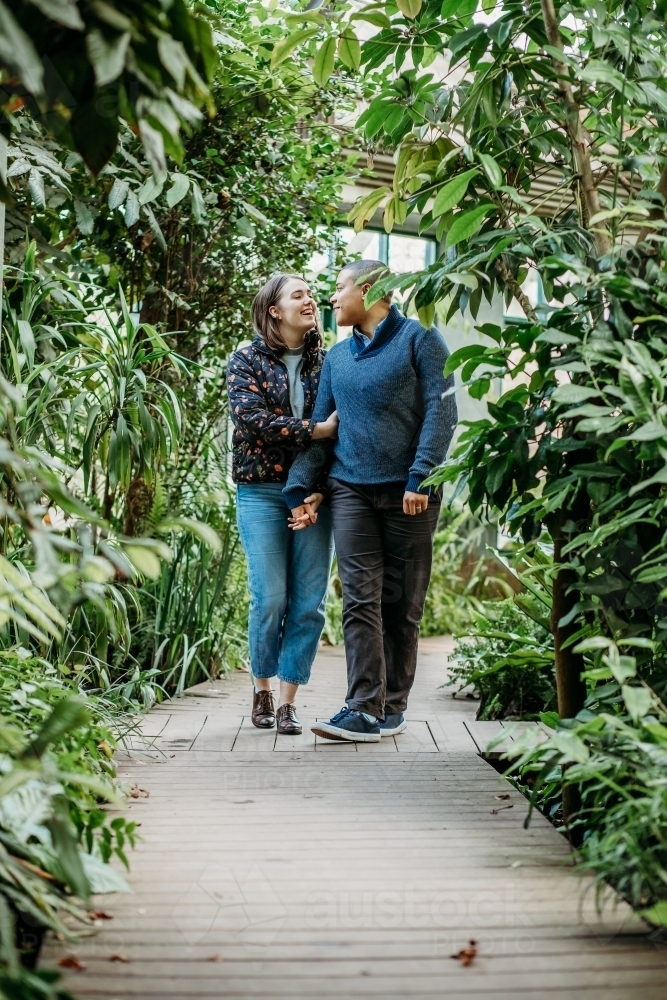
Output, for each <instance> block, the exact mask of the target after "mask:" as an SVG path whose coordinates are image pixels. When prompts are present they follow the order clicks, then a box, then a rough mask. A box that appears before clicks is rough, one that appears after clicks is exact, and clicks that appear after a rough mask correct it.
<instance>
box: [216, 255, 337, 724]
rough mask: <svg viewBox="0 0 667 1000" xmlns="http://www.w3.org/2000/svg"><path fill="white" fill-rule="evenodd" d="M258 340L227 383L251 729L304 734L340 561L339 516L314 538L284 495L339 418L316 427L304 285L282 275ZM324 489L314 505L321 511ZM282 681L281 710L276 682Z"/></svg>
mask: <svg viewBox="0 0 667 1000" xmlns="http://www.w3.org/2000/svg"><path fill="white" fill-rule="evenodd" d="M252 318H253V326H254V327H255V331H256V336H255V338H254V340H253V342H252V344H251V345H250V346H249V347H242V348H241V349H240V350H238V351H235V353H234V354H233V355H232V357H231V359H230V362H229V368H228V374H227V384H228V392H229V403H230V409H231V414H232V420H233V422H234V434H233V438H232V443H233V472H232V476H233V479H234V482H235V483H237V519H238V526H239V534H240V536H241V544H242V545H243V548H244V551H245V554H246V558H247V562H248V584H249V587H250V620H249V628H248V639H249V646H250V666H251V670H252V676H253V681H254V691H253V705H252V722H253V725H255V726H257V727H258V728H260V729H263V728H272V727H273V726H275V725H276V724H277V729H278V732H279V733H280V734H283V735H294V734H299V733H300V732H301V724H300V723H299V720H298V718H297V714H296V710H295V708H294V699H295V697H296V693H297V690H298V688H299V685H300V684H307V683H308V680H309V678H310V670H311V667H312V663H313V660H314V659H315V653H316V652H317V646H318V643H319V639H320V635H321V634H322V628H323V627H324V605H325V602H326V593H327V585H328V581H329V571H330V567H331V558H332V534H331V512H330V511H329V510H328V508H323V509H321V510H320V511H319V514H318V515H317V518H316V521H315V524H314V525H313V529H311V531H299V532H294V531H292V530H291V529H290V525H289V522H288V518H289V516H290V511H289V509H288V507H287V504H286V503H285V499H284V497H283V493H282V491H283V487H284V485H285V482H286V480H287V473H288V471H289V468H290V465H291V464H292V462H293V460H294V457H295V455H296V454H297V453H298V452H299V451H302V450H303V449H304V448H307V447H308V445H309V444H310V442H311V441H312V440H316V439H318V438H334V437H335V436H336V429H337V427H338V418H337V416H336V414H333V415H332V416H331V417H329V419H328V420H326V421H325V422H322V423H318V424H315V423H314V422H313V421H312V419H311V416H312V412H313V409H314V406H315V397H316V395H317V387H318V383H319V378H320V370H321V368H322V361H323V358H324V351H322V349H321V346H320V344H321V341H320V334H319V329H318V318H317V310H316V307H315V301H314V299H313V296H312V293H311V291H310V288H309V287H308V285H307V283H306V282H305V281H304V279H303V278H300V277H297V276H296V275H291V274H277V275H275V276H274V277H273V278H271V279H270V280H269V281H268V282H267V283H266V284H265V285H264V287H263V288H262V289H261V290H260V292H259V293H258V294H257V296H256V298H255V301H254V302H253V305H252ZM323 498H324V497H323V488H322V490H320V488H319V486H318V487H316V489H315V490H314V492H313V495H312V497H309V498H308V501H309V502H312V504H313V509H314V510H316V509H317V508H318V507H319V505H320V504H321V502H322V500H323ZM276 676H277V677H278V678H279V680H280V697H279V702H278V710H277V711H276V710H275V709H274V703H273V695H272V692H271V678H272V677H276Z"/></svg>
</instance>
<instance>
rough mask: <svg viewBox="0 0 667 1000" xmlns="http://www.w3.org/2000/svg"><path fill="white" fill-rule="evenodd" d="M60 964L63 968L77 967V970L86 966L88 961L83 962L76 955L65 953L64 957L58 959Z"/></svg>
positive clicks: (79, 970)
mask: <svg viewBox="0 0 667 1000" xmlns="http://www.w3.org/2000/svg"><path fill="white" fill-rule="evenodd" d="M58 965H60V966H62V968H63V969H76V970H77V972H81V970H82V969H85V968H86V963H85V962H82V961H81V959H80V958H77V957H76V955H63V957H62V958H59V959H58Z"/></svg>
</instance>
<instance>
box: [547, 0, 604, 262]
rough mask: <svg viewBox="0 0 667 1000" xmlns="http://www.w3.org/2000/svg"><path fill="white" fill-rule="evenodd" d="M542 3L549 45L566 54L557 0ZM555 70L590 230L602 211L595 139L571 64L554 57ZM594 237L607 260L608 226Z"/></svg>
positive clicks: (597, 228) (600, 226) (600, 227)
mask: <svg viewBox="0 0 667 1000" xmlns="http://www.w3.org/2000/svg"><path fill="white" fill-rule="evenodd" d="M540 3H541V7H542V18H543V20H544V28H545V31H546V35H547V39H548V40H549V45H551V46H552V47H554V48H557V49H560V50H561V52H562V51H563V39H562V37H561V33H560V27H559V24H558V17H557V15H556V8H555V6H554V2H553V0H540ZM554 69H555V70H556V74H557V76H558V88H559V90H560V92H561V94H562V95H563V103H564V104H565V113H566V127H567V132H568V135H569V137H570V142H571V143H572V152H573V154H574V161H575V163H576V166H577V173H578V174H579V184H580V188H581V198H582V201H583V206H584V214H585V216H586V218H585V220H584V225H585V226H586V228H587V229H588V228H589V224H590V220H591V219H592V218H593V216H594V215H597V214H598V212H599V211H600V198H599V195H598V189H597V183H596V181H595V177H594V176H593V170H592V167H591V156H590V152H589V144H590V142H591V136H590V134H589V133H588V131H587V130H586V128H585V127H584V124H583V122H582V120H581V105H580V104H579V101H577V99H576V98H575V96H574V91H573V90H572V85H571V84H570V71H569V69H568V67H567V64H566V63H565V62H564V61H563V60H561V59H558V58H556V57H554ZM593 235H594V236H595V246H596V249H597V252H598V254H599V255H600V256H603V254H606V253H608V252H609V251H610V250H611V245H612V244H611V237H610V235H609V230H608V229H607V225H606V223H604V222H602V223H600V222H598V223H596V224H595V231H594V233H593Z"/></svg>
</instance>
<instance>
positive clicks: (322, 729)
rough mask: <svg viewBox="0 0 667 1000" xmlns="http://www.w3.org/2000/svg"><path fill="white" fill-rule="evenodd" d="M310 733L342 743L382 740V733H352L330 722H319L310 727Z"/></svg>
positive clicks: (377, 741)
mask: <svg viewBox="0 0 667 1000" xmlns="http://www.w3.org/2000/svg"><path fill="white" fill-rule="evenodd" d="M310 731H311V733H315V735H316V736H321V737H322V738H323V739H325V740H340V742H341V743H344V742H347V743H379V742H380V740H381V738H382V736H381V734H380V733H351V732H350V731H349V730H348V729H340V728H339V727H338V726H332V725H330V724H329V723H328V722H317V723H316V724H315V725H314V726H311V727H310Z"/></svg>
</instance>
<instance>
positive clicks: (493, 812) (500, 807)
mask: <svg viewBox="0 0 667 1000" xmlns="http://www.w3.org/2000/svg"><path fill="white" fill-rule="evenodd" d="M503 809H514V803H513V802H510V804H509V805H508V806H498V808H497V809H492V810H491V815H492V816H496V815H497V814H498V813H499V812H502V811H503Z"/></svg>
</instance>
